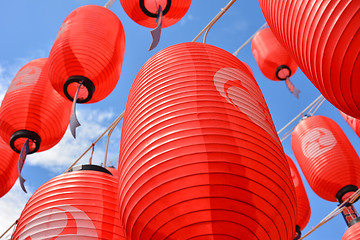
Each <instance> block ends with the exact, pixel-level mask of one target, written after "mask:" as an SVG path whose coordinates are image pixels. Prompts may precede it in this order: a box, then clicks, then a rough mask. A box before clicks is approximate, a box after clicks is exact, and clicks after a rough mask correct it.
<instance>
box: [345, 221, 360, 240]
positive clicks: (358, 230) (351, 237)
mask: <svg viewBox="0 0 360 240" xmlns="http://www.w3.org/2000/svg"><path fill="white" fill-rule="evenodd" d="M355 239H360V223H359V222H357V223H355V224H354V225H352V226H351V227H349V228H348V229H347V230H346V232H345V233H344V235H343V237H342V238H341V240H355Z"/></svg>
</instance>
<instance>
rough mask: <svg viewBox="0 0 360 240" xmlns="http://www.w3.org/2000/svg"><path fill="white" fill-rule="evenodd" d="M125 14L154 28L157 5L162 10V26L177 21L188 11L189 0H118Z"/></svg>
mask: <svg viewBox="0 0 360 240" xmlns="http://www.w3.org/2000/svg"><path fill="white" fill-rule="evenodd" d="M120 3H121V5H122V7H123V9H124V11H125V12H126V14H127V15H128V16H129V17H130V18H131V19H132V20H133V21H134V22H136V23H137V24H140V25H142V26H144V27H148V28H155V27H156V26H157V23H156V18H157V16H158V10H159V5H160V6H161V8H162V11H163V21H162V27H163V28H165V27H168V26H171V25H174V24H175V23H177V22H178V21H179V20H180V19H181V18H182V17H183V16H184V15H185V14H186V12H187V11H188V9H189V7H190V5H191V0H120Z"/></svg>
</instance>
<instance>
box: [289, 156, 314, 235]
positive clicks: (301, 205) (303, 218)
mask: <svg viewBox="0 0 360 240" xmlns="http://www.w3.org/2000/svg"><path fill="white" fill-rule="evenodd" d="M286 159H287V161H288V163H289V166H290V172H291V176H292V178H293V182H294V185H295V192H296V205H297V214H296V225H297V230H298V233H299V234H300V235H301V231H302V230H304V228H305V227H306V225H307V224H308V223H309V220H310V216H311V208H310V202H309V198H308V196H307V194H306V190H305V187H304V184H303V181H302V179H301V176H300V173H299V171H298V169H297V167H296V165H295V163H294V162H293V160H292V159H291V158H290V157H289V156H287V155H286Z"/></svg>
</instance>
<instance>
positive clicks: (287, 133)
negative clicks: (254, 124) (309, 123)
mask: <svg viewBox="0 0 360 240" xmlns="http://www.w3.org/2000/svg"><path fill="white" fill-rule="evenodd" d="M295 127H296V126H294V127H293V128H291V129H290V130H289V131H287V132H286V133H285V134H284V135H283V136H282V137H281V139H280V142H283V141H285V140H286V139H287V138H288V137H289V136H291V133H292V131H293V130H294V129H295Z"/></svg>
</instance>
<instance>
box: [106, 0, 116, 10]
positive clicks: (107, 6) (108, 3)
mask: <svg viewBox="0 0 360 240" xmlns="http://www.w3.org/2000/svg"><path fill="white" fill-rule="evenodd" d="M114 2H115V0H109V1H108V2H107V3H106V4H105V5H104V8H107V9H109V8H111V6H112V5H113V4H114Z"/></svg>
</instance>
